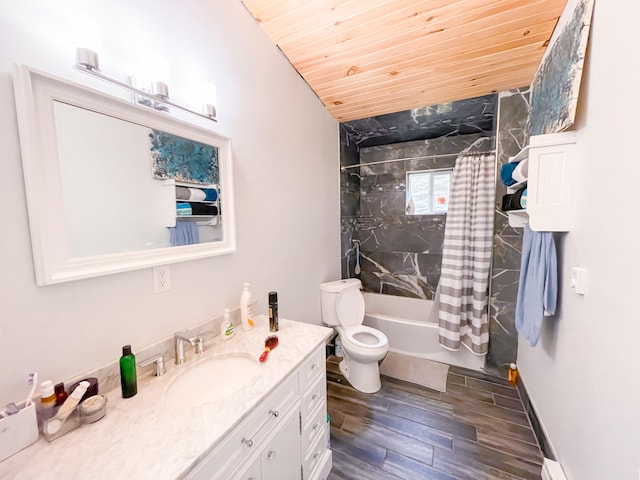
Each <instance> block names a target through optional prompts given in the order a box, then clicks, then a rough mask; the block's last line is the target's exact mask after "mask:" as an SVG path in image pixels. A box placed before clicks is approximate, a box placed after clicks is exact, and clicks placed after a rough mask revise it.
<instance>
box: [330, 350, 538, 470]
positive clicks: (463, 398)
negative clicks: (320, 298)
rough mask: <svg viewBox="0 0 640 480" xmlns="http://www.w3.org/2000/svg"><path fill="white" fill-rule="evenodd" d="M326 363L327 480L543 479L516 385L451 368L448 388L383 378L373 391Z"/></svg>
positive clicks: (335, 361)
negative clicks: (329, 453) (330, 461)
mask: <svg viewBox="0 0 640 480" xmlns="http://www.w3.org/2000/svg"><path fill="white" fill-rule="evenodd" d="M339 360H340V359H339V358H337V357H329V359H328V360H327V395H328V411H329V415H330V417H331V449H332V450H333V468H332V470H331V473H330V475H329V477H328V480H356V479H357V480H398V479H402V480H408V479H412V480H413V479H415V480H430V479H434V480H445V479H446V480H452V479H455V480H467V479H469V480H485V479H486V480H494V479H513V480H523V479H524V480H529V479H536V480H539V479H540V478H541V477H540V469H541V465H542V453H541V452H540V449H539V447H538V444H537V441H536V437H535V435H534V433H533V430H532V429H531V426H530V424H529V420H528V418H527V416H526V415H525V413H524V408H523V406H522V402H521V401H520V397H519V395H518V392H517V390H516V389H515V388H513V387H512V386H510V385H509V383H508V382H507V381H506V380H503V379H500V378H495V377H490V376H488V375H484V374H482V373H480V372H475V371H472V370H466V369H462V368H458V367H450V368H449V375H448V377H447V392H446V393H441V392H437V391H435V390H431V389H428V388H425V387H422V386H419V385H415V384H412V383H407V382H404V381H401V380H397V379H394V378H390V377H385V376H382V389H381V390H380V391H379V392H377V393H375V394H373V395H367V394H363V393H360V392H358V391H357V390H355V389H354V388H352V387H351V386H350V385H349V383H348V382H347V381H346V379H345V378H344V377H343V376H342V375H341V374H340V371H339V368H338V361H339Z"/></svg>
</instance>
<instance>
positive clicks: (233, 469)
mask: <svg viewBox="0 0 640 480" xmlns="http://www.w3.org/2000/svg"><path fill="white" fill-rule="evenodd" d="M326 417H327V408H326V365H325V346H324V344H322V345H321V346H319V347H318V348H317V349H316V350H314V352H313V353H312V354H311V355H310V356H309V357H308V358H307V359H306V360H305V361H304V362H303V364H302V365H301V366H300V367H298V368H297V369H296V370H295V371H294V372H292V373H291V374H289V375H288V376H287V377H286V379H285V380H284V381H283V382H282V383H281V384H280V385H279V386H278V387H276V388H275V389H274V390H273V391H272V392H271V393H270V394H269V395H268V396H267V398H266V399H265V400H263V401H262V402H260V404H259V405H258V407H256V408H255V409H254V410H253V411H252V412H251V413H250V414H249V415H248V416H247V417H246V418H245V419H244V420H243V421H242V422H241V423H240V425H238V426H237V427H236V428H234V429H233V430H232V431H231V433H229V434H228V435H227V436H226V437H225V439H224V440H223V441H222V442H221V443H220V444H219V445H218V446H217V447H216V448H215V449H214V450H213V451H212V452H211V453H210V454H209V455H208V456H207V457H206V458H205V459H204V460H203V461H201V462H200V463H199V464H198V465H197V466H196V467H195V469H194V470H192V471H191V472H190V473H189V474H188V475H187V477H186V478H188V479H191V480H297V479H301V480H309V479H313V480H316V479H317V480H322V479H325V478H326V477H327V475H328V473H329V471H330V470H331V451H330V450H329V449H328V446H327V431H326V429H327V422H326Z"/></svg>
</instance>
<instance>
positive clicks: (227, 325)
mask: <svg viewBox="0 0 640 480" xmlns="http://www.w3.org/2000/svg"><path fill="white" fill-rule="evenodd" d="M233 327H234V325H233V320H231V314H230V313H229V309H228V308H225V309H224V317H223V318H222V323H221V324H220V336H221V337H222V340H229V339H230V338H231V337H233V335H234V334H235V333H236V332H235V330H234V329H233Z"/></svg>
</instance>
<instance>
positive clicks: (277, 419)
mask: <svg viewBox="0 0 640 480" xmlns="http://www.w3.org/2000/svg"><path fill="white" fill-rule="evenodd" d="M297 398H298V377H297V375H295V374H294V375H291V376H289V377H288V378H287V379H286V380H285V381H284V382H283V383H282V384H281V385H280V386H279V387H277V388H276V390H275V391H274V392H272V393H271V394H270V395H269V396H268V397H267V398H266V399H265V400H263V401H262V402H260V404H259V405H258V406H257V407H256V408H255V410H254V411H253V412H252V413H251V414H250V415H249V416H248V417H247V418H246V419H245V420H244V421H243V422H242V423H241V424H240V425H239V426H238V427H237V428H235V429H233V431H232V432H231V433H230V434H229V435H228V436H227V437H226V438H225V439H224V440H223V442H222V443H221V444H220V445H219V446H218V447H217V448H215V449H214V450H213V451H212V452H211V453H210V454H209V456H208V457H207V458H205V459H204V460H203V461H202V462H201V463H200V464H199V465H198V467H197V468H196V469H195V470H194V471H192V472H191V473H190V474H189V475H188V477H187V478H189V479H196V480H205V479H206V480H227V479H228V478H229V474H230V473H231V472H232V471H233V470H234V469H236V468H237V466H238V464H239V463H240V462H241V461H242V460H243V459H246V458H247V457H248V456H250V455H251V454H252V452H254V451H258V450H260V449H261V448H262V447H263V444H264V440H265V437H266V436H267V435H268V434H269V433H270V432H272V431H273V430H275V429H276V428H278V426H279V425H280V423H282V421H283V418H284V417H286V413H287V412H289V411H291V410H292V409H295V408H297V405H298V402H297Z"/></svg>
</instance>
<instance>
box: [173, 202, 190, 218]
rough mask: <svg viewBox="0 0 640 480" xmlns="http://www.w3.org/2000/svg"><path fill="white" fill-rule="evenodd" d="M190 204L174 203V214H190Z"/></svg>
mask: <svg viewBox="0 0 640 480" xmlns="http://www.w3.org/2000/svg"><path fill="white" fill-rule="evenodd" d="M191 212H192V210H191V204H190V203H185V202H181V203H176V215H178V216H180V215H191Z"/></svg>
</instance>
